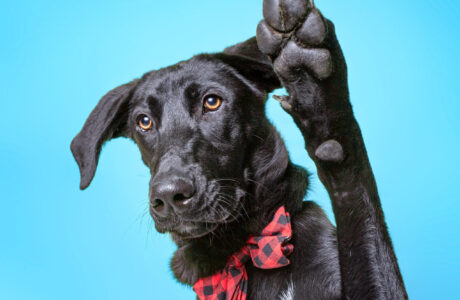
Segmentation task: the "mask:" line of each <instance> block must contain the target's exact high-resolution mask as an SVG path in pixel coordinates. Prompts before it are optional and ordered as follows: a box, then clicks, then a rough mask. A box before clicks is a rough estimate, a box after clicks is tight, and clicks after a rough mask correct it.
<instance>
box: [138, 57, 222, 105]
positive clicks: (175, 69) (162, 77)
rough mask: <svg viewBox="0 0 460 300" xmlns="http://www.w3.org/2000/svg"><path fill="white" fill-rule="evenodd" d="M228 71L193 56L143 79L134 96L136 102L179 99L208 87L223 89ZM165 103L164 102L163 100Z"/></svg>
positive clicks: (216, 64) (210, 61) (220, 64)
mask: <svg viewBox="0 0 460 300" xmlns="http://www.w3.org/2000/svg"><path fill="white" fill-rule="evenodd" d="M230 74H231V70H230V68H229V67H228V66H226V65H225V64H223V63H221V62H219V61H217V60H213V59H211V58H208V57H203V56H195V57H193V58H191V59H189V60H187V61H184V62H181V63H178V64H176V65H173V66H170V67H167V68H163V69H160V70H157V71H152V72H149V73H147V74H146V75H144V77H143V78H142V82H141V83H140V84H139V86H138V88H137V89H136V91H135V93H134V98H136V99H146V98H149V97H154V98H160V99H161V98H169V97H182V96H183V95H184V92H185V91H187V92H191V93H193V92H199V89H200V88H206V87H207V86H218V87H226V86H227V85H228V81H229V77H230V76H229V75H230ZM165 100H166V99H165Z"/></svg>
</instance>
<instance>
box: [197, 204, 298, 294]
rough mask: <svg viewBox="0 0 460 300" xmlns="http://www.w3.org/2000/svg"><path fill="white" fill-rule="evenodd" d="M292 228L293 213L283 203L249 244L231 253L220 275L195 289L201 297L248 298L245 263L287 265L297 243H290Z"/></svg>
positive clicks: (207, 279)
mask: <svg viewBox="0 0 460 300" xmlns="http://www.w3.org/2000/svg"><path fill="white" fill-rule="evenodd" d="M291 236H292V229H291V220H290V217H289V213H288V212H286V211H285V208H284V206H281V207H280V208H279V209H278V210H277V211H276V213H275V216H274V217H273V220H272V221H271V222H270V223H269V224H268V225H267V227H265V228H264V230H262V233H261V235H260V236H255V237H250V238H249V239H248V241H247V243H246V245H245V246H244V247H243V248H242V249H241V250H240V251H238V252H237V253H235V254H233V255H232V256H230V258H229V259H228V261H227V265H226V266H225V268H224V269H223V270H221V271H219V272H217V273H216V274H214V275H212V276H209V277H205V278H201V279H200V280H198V281H197V282H196V283H195V285H194V286H193V289H194V290H195V292H196V294H197V295H198V298H200V299H201V300H245V299H246V294H247V291H248V274H247V272H246V267H245V266H244V264H245V263H246V262H248V261H249V260H250V259H251V260H252V263H253V264H254V266H256V267H258V268H261V269H276V268H281V267H284V266H287V265H288V264H289V259H288V258H287V257H286V256H288V255H290V254H291V253H292V251H293V250H294V246H293V245H292V244H289V243H288V241H289V240H290V239H291Z"/></svg>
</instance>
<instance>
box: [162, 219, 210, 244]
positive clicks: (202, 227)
mask: <svg viewBox="0 0 460 300" xmlns="http://www.w3.org/2000/svg"><path fill="white" fill-rule="evenodd" d="M218 227H219V224H216V223H214V224H193V225H182V226H180V227H179V228H176V229H174V230H171V231H170V234H171V237H172V238H173V240H174V241H176V242H188V241H193V240H197V239H201V238H204V237H206V236H208V235H211V234H212V233H213V232H214V231H215V230H216V229H217V228H218Z"/></svg>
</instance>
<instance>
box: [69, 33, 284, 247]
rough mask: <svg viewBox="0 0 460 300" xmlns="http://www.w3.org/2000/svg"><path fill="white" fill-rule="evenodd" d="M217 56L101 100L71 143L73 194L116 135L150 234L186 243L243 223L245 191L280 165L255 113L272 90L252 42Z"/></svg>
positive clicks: (268, 70)
mask: <svg viewBox="0 0 460 300" xmlns="http://www.w3.org/2000/svg"><path fill="white" fill-rule="evenodd" d="M225 52H226V53H219V54H204V55H198V56H195V57H193V58H192V59H190V60H188V61H184V62H181V63H178V64H177V65H174V66H171V67H168V68H165V69H161V70H158V71H152V72H149V73H147V74H145V75H144V76H143V77H142V78H141V79H137V80H134V81H132V82H130V83H127V84H125V85H122V86H119V87H117V88H115V89H113V90H112V91H110V92H108V93H107V94H106V95H105V96H104V97H103V98H102V99H101V100H100V102H99V103H98V105H97V106H96V108H95V109H94V110H93V111H92V113H91V114H90V116H89V117H88V119H87V121H86V123H85V125H84V127H83V129H82V131H81V132H80V133H79V134H78V135H77V136H76V137H75V139H74V140H73V141H72V145H71V149H72V153H73V155H74V157H75V159H76V161H77V163H78V165H79V167H80V172H81V185H80V188H81V189H85V188H86V187H88V185H89V184H90V182H91V180H92V179H93V177H94V174H95V171H96V166H97V162H98V157H99V153H100V150H101V147H102V145H103V144H104V142H106V141H108V140H110V139H112V138H116V137H120V136H124V137H128V138H130V139H132V140H133V141H134V142H135V143H136V144H137V145H138V147H139V149H140V152H141V155H142V160H143V161H144V163H145V164H146V165H147V166H148V167H149V168H150V171H151V180H150V186H149V196H150V212H151V215H152V217H153V218H154V220H155V224H156V228H157V230H158V231H160V232H167V231H169V232H172V233H173V234H174V235H175V236H176V238H179V239H183V240H187V239H194V238H198V237H201V236H204V235H206V234H208V233H210V232H211V231H213V230H215V229H216V227H218V226H219V225H221V224H224V223H229V222H232V221H233V220H235V218H238V217H242V216H244V215H245V214H247V213H248V210H251V209H252V208H250V207H248V205H249V204H248V202H250V199H249V198H248V187H249V186H254V184H255V181H257V176H259V177H264V176H265V177H267V176H268V175H267V174H268V173H269V172H275V173H276V172H282V171H284V170H285V169H286V165H287V163H288V156H287V153H286V150H285V148H284V145H283V143H282V142H281V139H279V137H278V136H277V133H276V131H274V130H273V129H272V126H271V125H270V124H269V122H268V121H267V119H266V116H265V108H264V107H265V100H266V97H267V93H268V92H270V91H272V90H273V89H275V88H277V87H279V86H280V82H279V81H278V79H277V77H276V75H275V74H274V73H273V70H272V67H271V65H270V63H269V62H268V61H267V60H266V58H265V57H262V56H261V55H260V52H258V50H257V45H256V42H255V40H254V39H251V40H249V41H247V42H246V43H242V44H240V45H238V46H235V47H231V48H228V49H227V50H226V51H225ZM274 132H275V133H274ZM256 188H259V189H263V188H265V189H267V187H258V186H256ZM252 205H253V206H254V205H255V204H254V203H253V204H252ZM260 205H262V204H260Z"/></svg>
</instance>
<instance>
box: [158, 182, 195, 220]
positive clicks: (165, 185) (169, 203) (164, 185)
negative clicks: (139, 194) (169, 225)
mask: <svg viewBox="0 0 460 300" xmlns="http://www.w3.org/2000/svg"><path fill="white" fill-rule="evenodd" d="M194 194H195V186H194V184H193V182H192V181H191V180H189V179H187V178H181V177H173V178H168V179H163V180H161V181H159V182H156V183H155V184H154V185H153V186H152V189H151V194H150V199H151V200H150V201H151V206H152V209H153V212H154V213H156V214H158V215H160V216H166V215H168V213H169V209H170V208H172V209H173V210H174V211H176V212H180V211H182V210H184V209H186V208H187V207H188V206H189V205H190V203H191V200H192V199H191V198H192V197H193V195H194Z"/></svg>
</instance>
